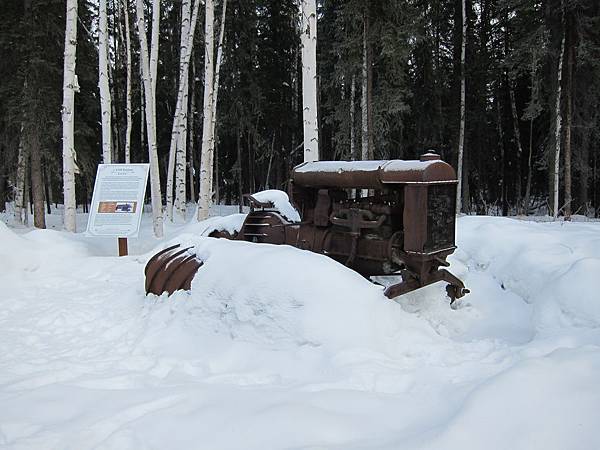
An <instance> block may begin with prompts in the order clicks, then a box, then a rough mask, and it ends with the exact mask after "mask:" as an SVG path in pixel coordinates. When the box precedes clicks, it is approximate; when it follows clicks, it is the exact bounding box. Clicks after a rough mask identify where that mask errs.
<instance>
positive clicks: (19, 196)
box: [14, 124, 28, 224]
mask: <svg viewBox="0 0 600 450" xmlns="http://www.w3.org/2000/svg"><path fill="white" fill-rule="evenodd" d="M23 128H24V127H23V125H22V124H21V136H20V138H19V148H18V153H19V154H18V157H17V176H16V179H15V216H14V217H15V222H16V223H20V224H23V223H24V221H23V212H24V211H23V205H24V203H25V176H26V170H25V169H26V168H27V158H28V155H26V154H25V148H24V146H23Z"/></svg>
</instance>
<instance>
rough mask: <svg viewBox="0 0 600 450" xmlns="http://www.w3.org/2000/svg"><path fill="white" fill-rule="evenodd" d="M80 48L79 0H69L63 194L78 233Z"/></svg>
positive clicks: (68, 219) (68, 223)
mask: <svg viewBox="0 0 600 450" xmlns="http://www.w3.org/2000/svg"><path fill="white" fill-rule="evenodd" d="M76 51H77V0H67V18H66V25H65V53H64V75H63V105H62V124H63V138H62V139H63V151H62V156H63V193H64V205H65V207H64V216H63V221H64V227H65V230H67V231H71V232H73V233H74V232H75V231H76V225H75V207H76V202H75V138H74V120H75V92H76V90H77V76H76V75H75V64H76Z"/></svg>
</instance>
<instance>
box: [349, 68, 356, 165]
mask: <svg viewBox="0 0 600 450" xmlns="http://www.w3.org/2000/svg"><path fill="white" fill-rule="evenodd" d="M355 78H356V77H355V75H354V74H352V81H351V83H352V84H351V85H350V159H352V160H355V159H356V143H355V142H354V141H355V139H356V137H355V134H356V133H355V131H354V111H355V105H354V102H355V100H356V79H355Z"/></svg>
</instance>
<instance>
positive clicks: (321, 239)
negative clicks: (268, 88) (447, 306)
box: [146, 153, 469, 302]
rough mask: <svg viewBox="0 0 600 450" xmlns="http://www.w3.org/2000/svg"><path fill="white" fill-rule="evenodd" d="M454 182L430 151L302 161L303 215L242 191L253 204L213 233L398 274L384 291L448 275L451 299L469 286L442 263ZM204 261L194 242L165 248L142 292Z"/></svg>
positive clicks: (171, 282)
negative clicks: (406, 157) (238, 221)
mask: <svg viewBox="0 0 600 450" xmlns="http://www.w3.org/2000/svg"><path fill="white" fill-rule="evenodd" d="M456 185H457V180H456V174H455V172H454V169H453V168H452V167H451V166H450V165H449V164H447V163H445V162H443V161H441V160H440V158H439V156H438V155H436V154H434V153H427V154H424V155H422V156H421V159H420V160H418V161H403V160H390V161H357V162H344V161H317V162H307V163H303V164H300V165H299V166H297V167H295V168H294V170H293V171H292V176H291V183H290V189H289V194H290V197H291V198H290V200H291V201H292V203H293V204H294V205H295V207H296V208H297V209H298V211H299V213H300V216H301V221H300V222H291V221H289V220H288V219H286V218H285V217H284V216H283V215H282V214H281V213H280V211H279V210H277V209H276V208H274V205H273V203H271V202H261V201H259V200H257V199H256V198H254V197H252V196H247V197H248V199H249V201H250V207H251V209H250V213H249V214H248V215H247V217H246V219H245V221H244V223H243V225H242V227H241V229H240V230H239V232H238V233H237V234H235V235H234V236H230V235H228V234H227V233H213V236H216V237H225V238H229V239H236V240H243V241H250V242H256V243H269V244H287V245H291V246H294V247H297V248H300V249H303V250H309V251H312V252H316V253H321V254H323V255H326V256H328V257H330V258H332V259H335V260H336V261H338V262H340V263H341V264H344V265H345V266H347V267H349V268H351V269H353V270H355V271H356V272H358V273H360V274H361V275H363V276H365V277H367V278H371V277H376V278H377V279H378V280H382V278H383V280H385V277H394V278H390V279H393V280H398V275H401V281H400V282H398V283H395V284H393V283H392V284H390V283H385V284H387V288H386V289H385V295H386V296H387V297H389V298H394V297H397V296H399V295H402V294H405V293H407V292H410V291H414V290H415V289H419V288H421V287H424V286H427V285H429V284H432V283H435V282H437V281H445V282H447V283H448V285H447V286H446V292H447V293H448V296H449V297H450V300H451V302H454V300H456V299H457V298H460V297H462V296H463V295H465V294H466V293H468V292H469V290H468V289H466V288H465V286H464V284H463V283H462V281H460V280H459V279H458V278H457V277H456V276H454V275H452V274H451V273H450V272H448V271H447V270H446V269H444V268H442V267H446V266H448V265H449V264H448V262H447V261H446V258H447V257H448V255H450V254H451V253H452V252H453V251H454V250H455V248H456V246H455V241H454V236H455V202H456ZM201 266H202V261H200V260H199V259H198V258H197V257H196V256H195V255H194V253H193V249H190V248H181V247H180V246H174V247H170V248H168V249H165V250H163V251H162V252H160V253H158V254H157V255H155V256H154V257H152V258H151V259H150V261H149V262H148V264H147V266H146V292H147V293H153V294H157V295H160V294H162V293H163V292H167V293H168V294H169V295H170V294H171V293H173V292H174V291H176V290H178V289H186V290H189V289H190V286H191V281H192V279H193V277H194V275H195V273H196V271H197V270H198V269H199V268H200V267H201Z"/></svg>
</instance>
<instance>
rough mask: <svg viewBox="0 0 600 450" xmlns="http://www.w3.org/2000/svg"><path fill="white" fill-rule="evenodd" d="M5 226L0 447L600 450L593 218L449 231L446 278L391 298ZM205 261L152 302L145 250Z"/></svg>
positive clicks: (237, 264)
mask: <svg viewBox="0 0 600 450" xmlns="http://www.w3.org/2000/svg"><path fill="white" fill-rule="evenodd" d="M146 220H147V217H144V221H145V225H143V226H145V230H146V231H144V232H143V233H142V238H141V239H139V240H138V241H134V242H131V244H130V248H131V249H133V251H134V252H137V254H136V255H132V256H128V257H124V258H118V257H115V256H107V255H109V254H111V253H112V254H114V252H115V251H116V248H114V247H115V243H114V242H113V241H111V240H99V241H98V240H93V239H88V238H84V237H83V236H81V235H69V234H67V233H64V232H58V231H51V230H45V231H29V232H26V233H22V232H21V231H20V232H19V234H17V233H15V232H14V231H13V230H11V229H9V228H8V227H6V226H5V225H4V224H3V223H1V222H0V261H2V271H0V286H2V295H1V296H0V448H10V449H13V448H14V449H26V448H27V449H29V448H32V449H38V448H53V449H92V448H102V449H165V448H169V449H173V448H182V449H183V448H185V449H187V448H202V449H211V450H212V449H283V448H294V449H300V448H302V449H308V448H315V449H316V448H328V449H329V448H339V449H398V448H403V449H404V448H407V449H413V448H414V449H421V448H427V449H461V450H464V449H481V448H486V449H532V448H544V449H567V448H568V449H596V448H600V431H599V430H598V426H597V424H598V423H600V384H599V383H598V378H599V376H600V223H562V222H555V223H533V222H526V221H517V220H512V219H503V218H491V217H463V218H461V219H460V220H459V228H458V244H459V250H458V251H457V252H456V254H455V256H453V257H452V258H451V262H452V266H451V268H450V269H451V270H452V271H453V272H454V273H456V274H457V275H458V276H459V277H461V278H462V279H463V281H464V282H465V284H466V285H467V287H469V288H470V289H471V291H472V292H471V294H469V295H468V296H467V297H465V298H464V300H461V302H460V303H459V307H458V308H457V309H456V310H453V309H451V308H450V307H449V306H448V301H447V299H446V298H445V293H444V286H443V284H439V285H433V286H430V287H428V288H425V289H422V290H420V291H417V292H413V293H411V294H408V295H405V296H403V297H400V298H398V299H397V302H392V301H390V300H388V299H386V298H385V297H384V296H383V293H382V289H381V288H380V287H378V286H376V285H373V284H371V283H369V282H367V281H366V280H364V279H363V278H362V277H360V276H359V275H357V274H355V273H354V272H352V271H350V270H348V269H346V268H344V267H343V266H341V265H339V264H337V263H335V262H334V261H332V260H329V259H328V258H326V257H323V256H319V255H315V254H311V253H308V252H304V251H300V250H297V249H294V248H290V247H285V246H270V245H256V244H250V243H243V242H230V241H225V240H216V239H212V238H206V237H201V236H200V235H201V234H202V233H204V234H206V233H208V232H210V231H211V230H212V229H214V228H218V229H224V230H231V229H233V228H235V227H238V226H239V224H240V223H241V221H242V220H243V216H242V215H234V216H229V217H227V218H219V217H214V218H211V219H209V220H208V221H206V222H204V223H200V224H196V223H190V224H188V225H184V226H180V227H176V226H172V227H170V229H169V230H167V231H168V235H169V238H167V239H166V240H165V241H164V242H158V241H155V240H154V239H152V238H150V237H148V230H149V229H150V224H149V223H147V221H146ZM171 242H183V243H190V244H192V245H195V246H196V250H197V252H198V254H199V255H200V256H201V257H202V258H203V259H204V260H205V261H206V263H205V266H204V267H203V268H202V269H201V270H200V272H199V273H198V275H197V277H196V279H195V280H194V282H193V290H192V292H191V293H186V292H179V293H177V294H176V295H174V296H172V297H170V298H167V297H165V296H162V297H155V296H149V297H145V296H144V291H143V281H144V279H143V269H144V265H145V262H146V261H147V260H148V258H149V257H150V256H151V255H152V254H153V253H154V251H155V250H157V249H159V248H162V247H164V246H166V245H168V244H169V243H171Z"/></svg>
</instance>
